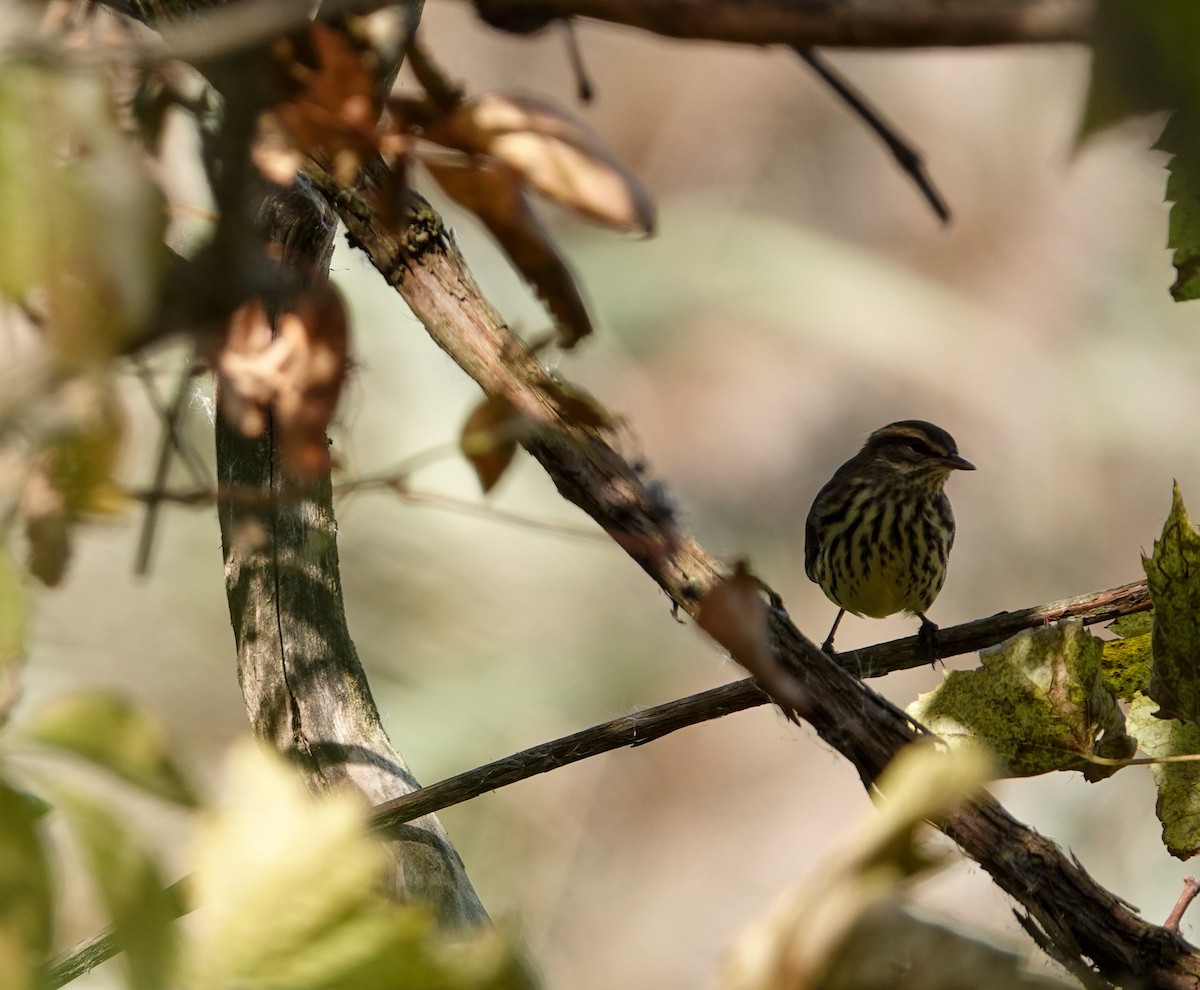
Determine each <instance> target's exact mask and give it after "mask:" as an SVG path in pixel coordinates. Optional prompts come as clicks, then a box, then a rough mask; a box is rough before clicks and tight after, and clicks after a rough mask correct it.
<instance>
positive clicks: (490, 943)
mask: <svg viewBox="0 0 1200 990" xmlns="http://www.w3.org/2000/svg"><path fill="white" fill-rule="evenodd" d="M230 763H231V773H232V781H231V789H230V793H229V798H228V804H227V806H226V807H225V808H224V809H222V810H221V811H220V812H219V813H218V814H217V815H216V816H214V817H213V818H212V819H211V820H210V821H208V822H207V823H206V824H205V825H204V826H203V828H202V829H201V830H200V834H199V835H198V837H197V840H198V841H197V848H196V856H195V867H196V869H195V872H194V874H193V875H192V885H191V893H192V896H191V902H192V903H193V904H194V905H195V907H196V909H197V910H196V914H195V916H194V918H193V922H194V923H193V924H191V925H190V926H189V929H188V938H187V942H186V954H187V964H186V966H185V973H186V976H187V979H186V981H185V986H187V987H190V988H193V990H225V988H228V987H234V986H236V987H238V988H240V990H267V988H271V990H285V988H286V990H335V988H343V987H345V988H354V990H374V988H378V990H390V988H396V987H404V986H419V987H422V988H430V990H433V988H444V990H468V988H478V990H483V988H496V990H499V988H509V987H511V988H514V990H515V988H523V987H527V986H530V983H529V982H528V979H527V978H526V977H525V976H524V975H523V971H522V969H521V967H520V965H519V963H518V962H517V960H516V958H515V957H514V955H513V954H512V952H511V950H510V949H508V947H507V946H505V945H504V943H503V940H502V939H501V938H500V936H499V935H498V934H497V933H496V932H495V931H494V930H493V931H487V932H483V933H479V934H478V935H476V934H467V935H463V936H461V937H460V938H458V939H443V938H441V937H439V936H438V935H437V934H436V933H435V931H434V929H433V923H432V920H431V918H430V917H429V915H428V912H427V911H426V910H424V909H423V908H418V907H415V906H409V907H401V906H398V905H395V904H392V903H390V902H388V901H387V900H385V899H384V898H383V897H382V896H381V895H380V893H379V891H378V885H379V881H380V879H381V877H382V876H383V874H384V872H385V865H386V856H385V854H384V851H383V848H382V847H381V846H380V845H379V844H378V843H377V842H376V841H374V840H373V839H371V838H369V837H368V836H367V832H366V808H365V807H364V806H363V804H362V802H361V800H360V799H359V798H358V796H356V795H351V794H327V795H324V796H323V797H321V798H313V797H312V796H311V795H310V794H309V793H308V792H307V791H306V790H305V788H304V787H303V785H302V784H301V783H300V781H299V779H298V778H297V776H296V774H295V771H294V770H293V769H292V768H291V767H289V766H288V765H287V764H285V763H284V762H283V761H282V760H281V759H280V758H279V757H278V756H276V755H274V754H273V753H268V752H266V751H265V750H262V749H260V748H258V747H257V746H250V745H247V746H244V747H241V748H239V749H237V750H236V751H235V752H234V754H233V756H232V757H231V760H230Z"/></svg>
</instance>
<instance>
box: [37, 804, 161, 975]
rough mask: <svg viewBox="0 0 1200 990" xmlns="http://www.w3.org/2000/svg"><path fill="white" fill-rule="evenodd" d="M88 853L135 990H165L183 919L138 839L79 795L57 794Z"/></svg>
mask: <svg viewBox="0 0 1200 990" xmlns="http://www.w3.org/2000/svg"><path fill="white" fill-rule="evenodd" d="M53 793H54V804H55V807H56V808H57V809H58V810H59V811H60V812H62V814H63V816H64V817H65V818H66V820H67V822H68V823H69V824H70V826H71V830H72V832H73V833H74V835H75V836H76V838H77V839H78V841H79V844H80V846H81V847H82V849H83V853H84V860H85V862H86V863H87V867H88V870H89V872H90V873H91V876H92V880H93V882H94V883H95V885H96V889H97V891H98V892H99V894H100V900H101V902H102V903H103V904H104V909H105V911H107V912H108V916H109V919H110V920H111V922H112V925H113V934H114V936H115V938H116V941H117V944H118V945H120V946H121V949H122V950H123V951H124V954H125V960H126V965H127V967H128V972H129V986H130V987H131V988H132V990H160V988H162V987H165V986H167V985H169V981H168V979H167V977H168V974H169V973H170V971H171V964H172V961H173V959H174V955H175V942H174V931H173V929H172V927H171V923H172V922H173V921H174V920H175V919H176V918H177V917H179V915H180V914H181V913H182V908H181V906H180V904H179V902H178V899H177V897H176V895H175V894H173V893H172V892H171V891H170V890H167V889H166V888H165V887H164V885H163V882H162V878H161V876H160V875H159V872H158V868H157V867H156V866H155V865H154V862H153V860H151V859H150V857H149V855H148V854H147V853H146V851H145V850H144V849H143V848H142V845H141V843H140V842H139V841H138V839H137V838H136V837H135V836H134V835H133V834H132V833H130V832H129V831H128V830H127V829H126V828H125V826H124V825H122V824H121V822H120V821H119V820H118V819H117V818H116V817H115V816H113V815H111V814H110V813H109V812H108V811H106V810H105V809H103V808H102V807H100V806H99V805H97V804H96V803H95V802H93V801H91V800H90V799H88V798H85V797H84V796H83V795H82V794H81V793H79V792H78V791H75V790H68V789H66V788H63V787H61V786H56V787H54V788H53Z"/></svg>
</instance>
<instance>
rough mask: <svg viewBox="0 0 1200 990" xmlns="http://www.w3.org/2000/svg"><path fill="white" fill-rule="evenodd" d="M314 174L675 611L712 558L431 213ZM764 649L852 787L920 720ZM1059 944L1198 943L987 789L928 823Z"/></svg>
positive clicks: (796, 640) (1124, 967)
mask: <svg viewBox="0 0 1200 990" xmlns="http://www.w3.org/2000/svg"><path fill="white" fill-rule="evenodd" d="M313 178H314V181H315V182H316V183H317V185H318V188H320V189H321V191H322V193H323V194H324V195H325V196H326V197H327V198H328V200H329V202H330V203H331V204H332V205H333V206H334V208H335V209H336V210H337V212H338V214H339V216H340V217H341V219H342V221H343V222H344V223H345V225H346V227H347V229H348V232H349V236H350V239H351V241H352V243H354V244H356V245H358V246H359V247H361V248H362V249H363V250H364V251H365V252H366V253H367V255H368V256H369V257H370V259H371V261H372V263H373V264H374V265H375V267H376V268H377V269H378V270H379V272H380V273H381V274H382V275H383V276H384V278H385V279H386V280H387V281H388V282H389V283H390V284H391V285H393V286H395V287H396V288H397V290H398V291H399V292H400V293H401V295H402V296H403V297H404V299H405V301H406V302H407V303H408V305H409V307H410V308H411V309H412V311H413V312H414V313H415V314H416V315H417V317H418V318H419V319H420V320H421V322H422V323H423V324H424V325H425V328H426V330H427V331H428V332H429V334H430V336H431V337H432V338H433V339H434V340H435V341H436V342H437V343H438V345H439V346H441V347H442V348H443V349H444V350H445V351H446V352H447V353H448V354H449V355H450V357H451V358H452V359H453V360H454V361H455V362H456V363H457V364H458V365H459V366H460V367H461V368H462V369H463V370H464V371H466V372H467V373H468V374H469V375H470V376H471V377H472V378H473V379H474V380H475V381H476V382H477V383H478V384H479V385H480V386H481V387H482V388H483V390H484V392H485V393H487V394H488V395H490V396H503V397H504V398H505V399H506V400H507V401H509V402H510V403H511V404H512V405H513V406H514V407H515V408H516V409H517V411H518V412H519V413H521V414H522V415H524V416H526V417H528V418H529V419H530V421H532V422H534V423H538V424H540V425H541V428H540V429H538V430H536V431H535V432H534V433H533V434H532V435H531V436H529V437H527V438H526V439H525V440H524V441H523V443H524V446H525V448H526V449H527V450H528V451H529V452H530V453H531V454H532V455H533V456H534V457H535V458H536V459H537V460H538V461H539V462H540V463H541V464H542V466H543V467H544V468H545V470H546V472H547V473H548V474H549V475H550V477H551V479H552V480H553V482H554V484H555V486H556V487H557V488H558V490H559V492H560V493H561V494H562V495H563V496H564V497H566V498H567V499H568V500H569V501H571V502H573V503H574V504H575V505H577V506H579V507H580V508H582V509H583V510H584V511H585V512H587V513H588V514H589V515H590V516H592V518H593V519H595V520H596V521H597V522H598V523H599V524H600V525H601V526H602V527H603V528H604V529H605V530H607V531H608V532H609V533H610V535H612V536H613V538H614V540H616V541H617V542H618V544H619V545H620V546H621V547H622V548H623V549H624V550H625V551H626V552H627V553H629V555H630V556H631V557H632V558H633V559H634V560H635V561H636V562H637V563H638V565H639V566H641V567H642V569H643V570H645V571H646V573H647V574H649V575H650V576H651V577H652V578H653V579H654V581H655V582H656V583H657V584H658V585H659V586H660V587H661V588H662V589H663V590H664V591H665V592H666V593H667V594H668V595H669V596H670V597H671V598H672V599H673V600H674V601H675V602H676V603H677V604H678V605H679V606H680V607H681V608H682V609H684V610H685V611H688V612H689V614H694V613H695V611H696V610H697V607H698V602H699V601H700V600H701V598H702V597H703V595H704V593H705V592H706V591H707V590H708V589H710V588H711V587H712V586H713V585H714V584H715V583H716V582H717V581H718V580H719V579H720V578H721V577H722V576H723V575H724V574H725V573H726V569H725V568H724V567H723V566H722V565H721V564H720V563H719V562H718V561H717V560H716V559H715V558H713V557H712V556H711V555H709V554H708V553H707V552H706V551H705V550H704V548H703V547H701V546H700V545H699V544H698V543H697V542H696V541H695V539H694V538H693V537H692V536H691V535H690V534H689V533H687V532H685V531H683V530H681V529H680V528H679V527H678V526H677V525H676V524H675V522H674V520H673V519H672V518H670V516H669V514H664V513H663V511H662V506H661V501H660V500H659V499H656V498H655V496H654V494H653V493H652V492H651V491H649V490H647V486H646V483H645V481H644V479H643V478H641V477H640V476H639V474H638V473H637V472H636V471H635V470H634V469H633V467H632V466H631V465H629V464H628V463H626V462H625V460H624V459H623V458H622V457H621V456H620V454H619V453H617V451H616V450H614V449H613V447H612V446H610V445H609V444H608V443H607V441H606V438H605V437H604V436H603V435H602V434H601V432H600V431H598V430H596V429H592V428H589V427H585V426H581V425H578V424H576V423H575V422H573V421H572V418H571V415H570V412H569V408H564V407H565V406H568V405H569V404H568V403H564V402H563V397H564V391H563V388H562V385H561V383H560V382H558V381H556V380H554V379H552V378H551V377H550V375H549V374H548V373H547V372H546V371H545V370H544V369H543V368H542V367H541V366H540V365H539V364H538V362H537V360H536V358H535V356H534V355H533V354H531V353H530V352H529V350H528V349H527V348H526V347H525V346H524V344H523V343H522V342H521V341H520V340H519V339H517V338H516V337H515V336H513V334H512V333H511V332H510V331H509V329H508V328H507V327H506V326H505V325H504V323H503V322H502V321H501V320H500V318H499V316H498V315H497V313H496V312H495V310H494V309H492V307H491V306H490V305H489V304H488V303H487V301H486V300H485V299H484V298H483V296H482V295H481V293H480V291H479V289H478V286H477V285H476V284H475V282H474V280H473V279H472V277H471V275H470V273H469V272H468V270H467V268H466V266H465V263H464V262H463V259H462V256H461V254H460V253H459V251H458V248H457V246H456V245H455V244H454V241H453V238H452V236H451V235H450V234H449V233H448V232H447V231H446V229H445V227H444V225H443V224H442V222H441V219H440V218H439V217H438V216H437V214H436V213H434V212H433V210H432V209H431V208H429V207H428V206H427V205H417V206H415V207H414V214H413V216H412V223H411V225H410V226H409V228H408V229H407V231H406V232H405V235H404V237H403V240H402V243H401V242H398V241H397V239H396V238H395V237H393V236H392V235H391V234H389V233H388V232H387V231H386V230H385V229H384V228H383V227H382V226H381V225H379V224H378V223H377V222H376V218H375V217H374V215H373V213H372V211H371V209H370V208H369V206H368V205H367V204H366V203H365V202H364V201H363V200H362V198H361V197H359V196H357V195H356V194H354V193H353V192H350V191H348V190H343V189H340V188H339V187H338V186H337V184H336V183H334V182H333V180H332V179H331V178H330V177H329V176H328V175H325V174H324V173H319V171H314V173H313ZM770 636H771V645H772V652H773V655H774V657H775V659H776V661H777V662H778V664H779V665H780V666H781V668H783V669H784V670H785V671H786V673H787V676H788V678H789V679H790V683H791V685H792V687H793V688H794V690H792V691H791V692H790V694H791V696H792V697H794V698H797V699H798V703H794V704H793V707H795V708H796V709H797V710H798V713H799V714H800V715H801V716H802V717H803V718H804V719H805V720H807V721H808V722H809V723H810V724H811V725H812V726H813V728H814V729H815V730H816V731H817V732H818V734H819V735H820V736H821V738H822V739H824V740H825V741H826V742H827V743H828V744H829V745H831V746H833V747H834V748H836V749H837V750H838V751H839V752H841V753H842V754H843V755H844V756H845V757H846V758H847V759H848V760H850V762H851V763H852V764H853V765H854V767H855V769H856V770H857V771H858V774H859V776H860V778H861V779H862V780H863V782H864V783H865V784H868V785H870V783H871V782H873V781H874V780H875V778H876V777H877V776H878V775H879V773H880V772H881V771H882V770H883V768H884V767H885V766H886V765H887V764H888V762H889V761H890V760H891V758H892V757H893V756H894V755H895V754H896V752H897V751H898V750H899V749H901V748H902V747H903V746H905V745H907V744H908V743H909V742H911V741H912V740H913V739H915V738H916V737H917V736H918V735H920V734H922V733H923V732H924V730H923V729H922V728H921V727H920V726H918V725H915V724H914V723H913V722H912V721H911V720H910V719H909V718H908V717H907V716H906V715H905V714H904V712H902V711H901V710H900V709H898V708H897V707H896V706H894V705H893V704H891V703H890V702H889V701H887V700H886V699H884V698H882V697H881V696H880V695H878V694H876V693H875V692H873V691H871V690H870V689H869V688H867V687H866V686H865V685H864V684H863V683H862V682H861V681H860V680H858V679H857V678H855V677H853V676H851V675H850V674H849V673H847V672H846V671H845V670H843V669H842V668H840V667H838V666H837V665H836V664H835V663H834V662H833V661H832V660H831V659H830V658H829V657H827V656H826V655H825V654H824V653H822V652H821V651H820V650H819V649H818V648H817V647H816V646H815V644H813V642H812V641H811V640H809V639H808V638H807V637H805V636H804V635H803V634H802V633H801V632H800V631H799V630H797V629H796V627H795V626H794V625H792V623H791V622H790V621H788V619H787V618H786V617H785V616H782V615H779V614H776V613H772V615H771V618H770ZM942 828H943V830H944V831H945V832H946V833H947V834H948V835H949V836H951V837H952V838H953V839H954V840H955V841H956V842H957V843H958V844H959V846H960V848H961V849H962V850H963V851H964V852H965V853H967V855H968V856H970V857H971V858H973V859H975V860H976V861H977V862H978V863H979V864H980V865H981V866H983V868H984V869H985V870H987V871H988V873H990V874H991V875H992V877H993V878H994V879H995V881H996V883H997V884H998V885H999V886H1000V887H1001V889H1003V890H1005V891H1006V892H1007V893H1008V894H1009V895H1011V896H1012V897H1014V898H1015V899H1016V900H1018V901H1019V902H1020V903H1021V904H1022V905H1024V907H1025V909H1026V911H1027V912H1028V914H1029V917H1030V919H1031V923H1033V924H1036V925H1037V927H1039V928H1040V929H1041V930H1042V931H1043V932H1044V933H1045V934H1046V936H1047V938H1048V939H1049V940H1051V941H1052V942H1053V943H1054V944H1055V945H1057V946H1059V947H1061V948H1062V950H1063V952H1064V954H1067V955H1069V956H1071V957H1073V958H1078V959H1080V960H1081V961H1082V962H1083V963H1084V964H1086V965H1088V966H1094V967H1095V969H1096V970H1097V971H1098V972H1099V973H1100V974H1101V975H1103V976H1104V977H1105V978H1106V979H1109V980H1110V981H1113V982H1123V981H1135V982H1138V983H1139V985H1141V986H1158V987H1172V988H1179V987H1200V954H1198V953H1197V952H1196V950H1195V949H1193V948H1192V947H1191V946H1190V945H1188V943H1187V942H1185V941H1184V940H1183V939H1181V938H1179V937H1178V936H1177V935H1176V934H1174V933H1171V932H1168V931H1166V930H1165V929H1163V928H1160V927H1157V926H1155V925H1151V924H1149V923H1148V922H1146V921H1144V920H1143V919H1141V918H1139V917H1138V916H1137V915H1136V914H1135V913H1134V912H1133V911H1132V910H1130V908H1129V907H1128V905H1126V904H1125V903H1124V902H1122V901H1121V900H1120V899H1119V898H1117V897H1115V896H1114V895H1113V894H1111V893H1110V892H1109V891H1107V890H1105V889H1104V888H1103V887H1101V886H1100V885H1099V884H1097V883H1096V882H1095V880H1093V879H1092V878H1091V877H1090V876H1089V875H1088V874H1087V872H1086V871H1085V870H1084V869H1083V868H1082V867H1081V866H1080V865H1079V864H1078V863H1077V862H1076V861H1075V860H1074V859H1073V858H1071V857H1070V856H1068V855H1067V854H1066V853H1064V852H1063V851H1062V850H1061V849H1060V848H1059V847H1058V846H1057V845H1055V844H1054V843H1053V842H1051V841H1050V840H1048V839H1045V838H1043V837H1042V836H1040V835H1038V834H1037V833H1036V832H1034V831H1033V830H1032V829H1030V828H1028V827H1027V826H1025V825H1023V824H1021V823H1020V822H1018V821H1016V820H1015V819H1013V818H1012V817H1011V816H1010V815H1008V813H1007V812H1005V811H1004V809H1003V808H1002V807H1001V806H1000V805H999V804H997V803H996V802H995V801H992V800H991V799H986V798H985V799H981V800H977V801H973V802H970V803H969V804H967V805H966V806H965V807H963V808H962V809H961V810H959V811H957V812H955V813H954V814H953V815H951V816H950V817H949V818H948V819H947V820H946V822H945V823H944V824H943V825H942Z"/></svg>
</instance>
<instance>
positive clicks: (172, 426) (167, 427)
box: [133, 354, 208, 576]
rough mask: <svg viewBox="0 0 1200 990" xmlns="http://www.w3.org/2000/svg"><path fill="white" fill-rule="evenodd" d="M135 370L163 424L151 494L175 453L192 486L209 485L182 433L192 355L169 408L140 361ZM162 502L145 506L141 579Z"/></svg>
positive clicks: (137, 563) (137, 568)
mask: <svg viewBox="0 0 1200 990" xmlns="http://www.w3.org/2000/svg"><path fill="white" fill-rule="evenodd" d="M134 366H135V367H136V369H137V373H138V377H139V378H140V379H141V381H142V387H143V388H144V389H145V392H146V398H147V399H148V400H149V401H150V405H151V407H152V408H153V409H154V412H155V414H156V415H157V416H158V418H159V420H160V422H161V423H162V434H161V436H160V437H159V442H158V458H157V461H156V463H155V466H154V481H153V484H152V486H151V490H152V491H161V490H162V489H163V488H164V487H165V486H166V483H167V474H168V473H169V472H170V469H171V453H172V451H174V452H176V453H178V454H179V456H180V458H181V459H182V461H183V463H184V464H186V465H187V468H188V470H189V471H190V472H191V475H192V481H193V482H195V483H196V484H197V485H204V484H206V483H207V482H208V479H207V478H206V477H205V471H204V463H203V462H202V461H201V460H200V458H199V455H197V453H196V452H195V451H194V450H192V448H191V447H190V446H189V445H188V444H187V443H186V442H184V439H183V437H182V436H180V433H179V421H180V419H182V417H183V412H184V409H185V408H186V407H187V400H188V392H189V387H190V384H191V380H192V355H191V354H188V355H187V357H186V358H185V359H184V362H183V367H182V368H181V369H180V375H179V383H178V385H176V387H175V396H174V398H173V399H172V401H171V406H170V408H167V407H166V406H165V405H164V404H163V401H162V399H161V398H160V397H159V395H158V390H157V389H156V388H155V386H154V379H153V378H152V377H151V375H150V372H149V369H148V368H147V367H146V366H145V364H144V363H143V362H142V360H141V359H140V358H138V359H136V360H135V364H134ZM163 501H164V500H163V499H153V500H148V501H146V503H145V505H146V512H145V515H144V516H143V517H142V531H141V534H140V536H139V537H138V547H137V554H136V556H135V557H134V564H133V572H134V573H135V574H137V575H139V576H142V575H144V574H146V572H147V571H148V570H149V569H150V551H151V550H152V549H153V547H154V533H155V530H156V529H157V527H158V517H159V512H160V509H161V507H162V503H163Z"/></svg>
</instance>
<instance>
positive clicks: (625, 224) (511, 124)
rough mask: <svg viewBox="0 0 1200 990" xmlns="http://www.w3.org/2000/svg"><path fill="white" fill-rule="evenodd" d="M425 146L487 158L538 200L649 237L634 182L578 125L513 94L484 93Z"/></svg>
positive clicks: (649, 224) (443, 123)
mask: <svg viewBox="0 0 1200 990" xmlns="http://www.w3.org/2000/svg"><path fill="white" fill-rule="evenodd" d="M425 136H426V137H427V138H429V139H430V140H431V141H435V142H437V143H438V144H441V145H444V146H445V147H447V148H455V149H458V150H459V151H464V152H466V153H468V154H471V155H489V156H491V157H492V158H495V159H497V160H498V161H500V162H503V163H504V164H505V165H508V166H509V167H510V168H511V169H513V170H514V171H515V172H516V173H517V174H518V175H520V176H521V178H523V179H524V180H525V181H526V182H528V183H529V185H531V186H532V187H533V188H534V189H536V190H537V191H538V192H540V193H541V194H542V195H543V196H546V197H548V198H549V199H553V200H555V201H556V202H558V203H562V204H563V205H564V206H567V207H569V208H571V209H573V210H576V211H577V212H579V213H581V214H583V215H584V216H588V217H591V218H592V219H593V220H598V221H599V222H601V223H604V224H607V225H608V226H610V227H615V228H617V229H618V230H632V231H638V232H641V233H644V234H648V233H651V232H652V231H653V229H654V219H655V216H654V213H655V211H654V203H653V201H652V200H651V198H650V194H649V193H648V192H647V191H646V188H645V187H644V186H643V185H642V184H641V182H640V181H638V179H637V178H636V177H635V176H634V175H633V173H632V172H630V171H629V170H628V169H627V168H626V167H625V166H624V165H623V164H621V162H620V160H619V159H618V158H617V157H616V155H614V154H613V153H612V151H610V150H609V149H608V147H607V146H606V145H605V144H604V142H603V141H602V140H601V139H600V137H599V136H598V135H597V134H596V133H595V132H594V131H593V130H592V129H591V128H589V127H588V126H587V125H586V124H585V123H584V122H583V121H581V120H579V119H578V118H576V117H573V116H571V115H570V114H568V113H567V112H566V111H565V110H561V109H560V108H558V107H556V106H554V105H552V104H550V103H546V102H545V101H543V100H538V99H535V98H533V97H529V96H522V95H519V94H515V93H485V94H483V95H482V96H479V97H476V98H475V99H473V100H469V101H467V102H466V103H464V104H463V105H462V106H461V107H460V108H459V109H458V110H456V111H454V112H453V113H450V114H447V115H446V116H444V117H443V118H442V119H441V120H439V121H437V122H436V123H434V124H431V125H430V126H429V127H427V128H426V129H425Z"/></svg>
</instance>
